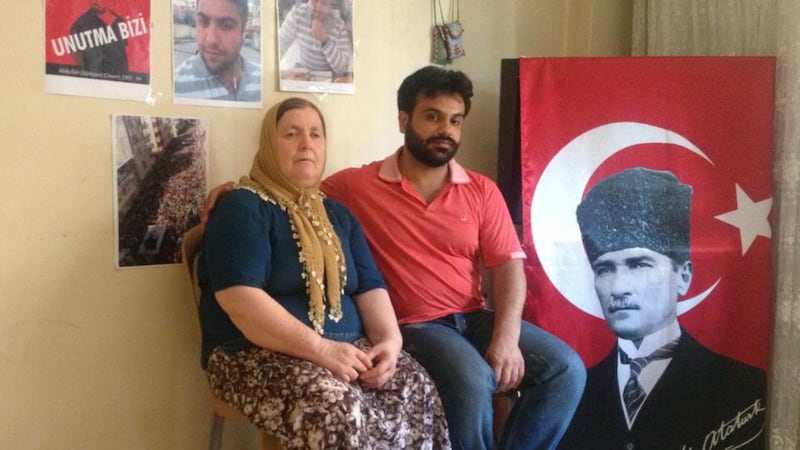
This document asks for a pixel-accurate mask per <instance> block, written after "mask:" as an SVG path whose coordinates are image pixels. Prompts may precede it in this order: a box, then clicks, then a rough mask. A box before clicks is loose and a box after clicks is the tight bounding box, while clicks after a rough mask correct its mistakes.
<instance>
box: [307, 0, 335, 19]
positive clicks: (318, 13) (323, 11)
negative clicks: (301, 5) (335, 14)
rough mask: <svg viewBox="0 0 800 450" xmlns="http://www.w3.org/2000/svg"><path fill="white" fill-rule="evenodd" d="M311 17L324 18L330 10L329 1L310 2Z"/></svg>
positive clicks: (315, 0)
mask: <svg viewBox="0 0 800 450" xmlns="http://www.w3.org/2000/svg"><path fill="white" fill-rule="evenodd" d="M310 1H311V16H312V17H314V18H322V17H325V16H326V15H327V14H328V13H329V12H330V10H331V0H310Z"/></svg>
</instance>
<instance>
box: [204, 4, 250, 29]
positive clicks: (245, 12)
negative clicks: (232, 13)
mask: <svg viewBox="0 0 800 450" xmlns="http://www.w3.org/2000/svg"><path fill="white" fill-rule="evenodd" d="M201 1H203V0H197V4H196V5H195V7H196V8H197V9H199V8H200V2H201ZM230 1H231V2H232V3H233V4H234V5H236V7H237V8H238V9H239V17H241V18H242V28H246V27H247V18H248V17H249V15H250V11H249V9H248V6H247V0H230Z"/></svg>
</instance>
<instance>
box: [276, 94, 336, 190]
mask: <svg viewBox="0 0 800 450" xmlns="http://www.w3.org/2000/svg"><path fill="white" fill-rule="evenodd" d="M277 141H278V149H277V150H278V154H277V159H278V167H279V168H280V169H281V172H283V174H284V175H285V176H286V178H288V179H289V181H290V182H291V183H292V184H293V185H295V186H297V187H303V188H306V187H312V186H316V185H317V184H319V182H320V180H321V179H322V172H323V171H324V170H325V158H326V156H327V154H326V152H327V149H326V146H325V130H324V129H323V127H322V119H321V118H320V117H319V114H317V112H316V111H315V110H314V109H313V108H295V109H290V110H289V111H286V112H285V113H284V114H283V116H282V117H281V118H280V120H278V126H277Z"/></svg>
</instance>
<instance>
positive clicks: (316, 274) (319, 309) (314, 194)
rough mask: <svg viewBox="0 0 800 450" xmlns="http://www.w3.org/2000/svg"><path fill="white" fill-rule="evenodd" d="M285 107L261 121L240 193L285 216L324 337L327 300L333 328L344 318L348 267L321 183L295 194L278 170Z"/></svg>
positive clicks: (303, 104)
mask: <svg viewBox="0 0 800 450" xmlns="http://www.w3.org/2000/svg"><path fill="white" fill-rule="evenodd" d="M290 100H291V101H294V102H298V103H297V105H298V107H307V108H314V106H313V104H311V103H310V102H307V101H305V100H302V99H290ZM287 101H289V100H287ZM285 102H286V101H284V102H281V103H279V104H277V105H275V106H273V107H272V108H270V110H269V111H267V114H266V115H265V116H264V121H263V122H262V124H261V142H260V144H259V147H258V153H256V156H255V159H254V160H253V166H252V167H251V168H250V176H249V177H242V178H241V179H240V180H239V186H238V187H239V188H242V189H247V190H250V191H252V192H255V193H256V194H258V195H259V196H260V197H261V198H262V199H264V200H266V201H269V202H271V203H276V204H277V205H278V206H280V207H281V209H283V210H284V211H286V213H287V214H288V215H289V222H290V223H291V226H292V231H293V236H292V237H294V239H295V240H296V241H297V246H298V247H299V249H300V262H301V263H302V265H303V274H302V277H303V278H304V280H305V282H306V292H307V293H308V297H309V311H308V318H309V319H310V320H311V323H312V324H313V325H314V329H315V330H316V331H317V332H318V333H319V334H323V324H324V322H325V307H326V305H325V303H326V299H327V303H328V307H329V309H330V311H329V313H328V315H329V317H330V318H331V319H332V320H334V321H336V322H338V321H339V320H340V319H341V318H342V301H341V297H342V293H343V289H344V285H345V284H346V282H347V273H346V266H345V260H344V254H343V253H342V244H341V242H340V241H339V236H337V235H336V232H335V231H334V230H333V226H332V225H331V222H330V220H329V219H328V214H327V212H326V211H325V206H324V205H323V203H322V199H323V194H322V193H321V192H320V190H319V182H318V183H317V184H316V185H314V186H313V187H311V188H299V187H297V186H295V185H293V184H292V183H291V182H290V181H289V179H288V178H287V177H286V175H285V174H284V173H283V172H282V171H281V169H280V167H279V166H278V156H277V148H278V144H277V137H276V133H277V124H278V109H279V108H280V106H281V105H282V104H283V103H285ZM290 109H295V108H293V107H290Z"/></svg>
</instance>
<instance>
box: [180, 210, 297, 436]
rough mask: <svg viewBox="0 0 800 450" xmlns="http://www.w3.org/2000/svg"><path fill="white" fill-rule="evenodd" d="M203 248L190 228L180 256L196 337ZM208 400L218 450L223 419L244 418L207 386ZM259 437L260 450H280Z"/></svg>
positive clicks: (200, 232) (197, 232) (200, 238)
mask: <svg viewBox="0 0 800 450" xmlns="http://www.w3.org/2000/svg"><path fill="white" fill-rule="evenodd" d="M202 247H203V228H202V227H201V226H200V225H198V226H195V227H194V228H191V229H190V230H189V231H187V232H186V233H185V234H184V235H183V240H182V242H181V256H182V259H183V266H184V268H185V269H186V274H187V276H188V277H187V279H188V281H189V286H190V288H191V289H190V291H191V294H192V295H191V299H192V302H191V310H192V312H193V313H194V315H195V318H196V320H197V331H198V335H200V334H201V332H200V316H199V315H198V314H197V308H198V307H199V305H200V286H199V285H198V284H197V277H196V274H197V267H196V264H197V257H198V255H199V253H200V250H201V249H202ZM208 393H209V398H210V399H211V402H210V403H211V415H212V418H211V437H210V439H209V443H208V448H209V450H219V449H220V448H221V447H222V432H223V429H224V427H225V419H236V420H245V421H247V420H248V419H247V417H245V416H244V414H242V413H241V412H240V411H239V410H237V409H236V408H234V407H233V406H231V405H229V404H227V403H225V402H224V401H223V400H221V399H219V398H217V397H216V396H215V395H214V392H213V391H212V390H211V387H210V386H209V389H208ZM259 434H260V436H261V447H260V448H261V450H281V449H282V447H281V444H280V441H279V440H278V438H276V437H275V436H272V435H270V434H267V433H265V432H263V431H261V430H259Z"/></svg>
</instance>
